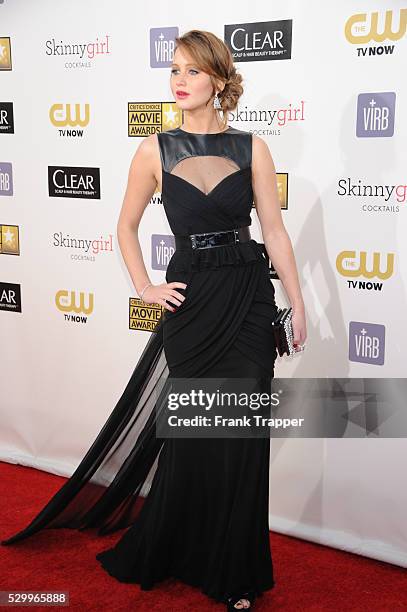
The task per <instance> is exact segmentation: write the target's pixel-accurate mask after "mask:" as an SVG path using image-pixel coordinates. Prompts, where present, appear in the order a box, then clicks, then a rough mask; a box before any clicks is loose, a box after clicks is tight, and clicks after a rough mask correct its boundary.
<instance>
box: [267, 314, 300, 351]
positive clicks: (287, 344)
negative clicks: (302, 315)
mask: <svg viewBox="0 0 407 612" xmlns="http://www.w3.org/2000/svg"><path fill="white" fill-rule="evenodd" d="M292 315H293V310H292V308H291V307H290V308H277V313H276V316H275V319H274V321H273V322H272V326H273V332H274V340H275V343H276V348H277V351H278V353H279V355H280V357H282V356H283V355H285V354H287V355H294V353H295V351H294V344H293V341H294V335H293V326H292Z"/></svg>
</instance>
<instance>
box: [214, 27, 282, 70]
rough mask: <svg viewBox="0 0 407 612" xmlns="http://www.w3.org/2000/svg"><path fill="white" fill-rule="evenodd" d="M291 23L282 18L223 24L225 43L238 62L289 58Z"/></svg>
mask: <svg viewBox="0 0 407 612" xmlns="http://www.w3.org/2000/svg"><path fill="white" fill-rule="evenodd" d="M292 23H293V22H292V19H283V20H281V21H259V22H257V23H235V24H232V25H225V43H226V44H227V45H228V47H229V49H230V51H231V53H232V55H233V59H234V60H235V61H239V62H261V61H270V60H281V59H291V40H292Z"/></svg>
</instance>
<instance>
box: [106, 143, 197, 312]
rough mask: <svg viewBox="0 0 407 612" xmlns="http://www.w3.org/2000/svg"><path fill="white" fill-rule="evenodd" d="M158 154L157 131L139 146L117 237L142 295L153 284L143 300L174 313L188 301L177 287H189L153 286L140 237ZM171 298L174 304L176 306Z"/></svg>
mask: <svg viewBox="0 0 407 612" xmlns="http://www.w3.org/2000/svg"><path fill="white" fill-rule="evenodd" d="M158 156H159V149H158V140H157V136H156V135H155V134H153V135H151V136H147V137H146V138H145V139H144V140H143V141H142V142H141V144H140V145H139V147H138V149H137V151H136V153H135V154H134V156H133V159H132V161H131V164H130V170H129V177H128V181H127V188H126V193H125V195H124V200H123V205H122V209H121V211H120V215H119V219H118V222H117V238H118V241H119V246H120V251H121V253H122V256H123V259H124V261H125V264H126V267H127V269H128V271H129V274H130V276H131V279H132V281H133V284H134V287H135V289H136V291H137V293H138V295H140V293H141V292H142V291H143V289H145V288H146V286H147V285H149V287H148V288H146V289H145V292H143V296H142V297H143V301H144V302H147V303H148V304H152V303H156V304H161V305H162V306H164V308H166V309H167V310H171V311H172V312H174V310H175V308H176V307H178V306H180V305H181V304H182V302H183V301H184V300H185V296H183V295H182V293H179V291H177V288H178V287H179V288H182V289H185V288H186V284H185V283H183V282H181V281H173V282H171V283H166V282H164V283H160V284H159V285H153V284H152V283H151V281H150V279H149V277H148V274H147V270H146V267H145V265H144V259H143V254H142V251H141V247H140V242H139V239H138V228H139V225H140V220H141V218H142V216H143V213H144V210H145V209H146V207H147V204H148V203H149V201H150V200H151V198H152V196H153V194H154V191H155V189H156V187H157V181H156V178H155V174H154V172H155V169H156V168H157V159H159V158H158ZM160 167H161V166H160ZM168 301H170V302H171V303H172V304H174V305H175V308H174V307H173V306H171V305H170V304H169V303H168Z"/></svg>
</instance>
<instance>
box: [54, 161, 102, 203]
mask: <svg viewBox="0 0 407 612" xmlns="http://www.w3.org/2000/svg"><path fill="white" fill-rule="evenodd" d="M48 192H49V195H50V197H54V198H86V199H93V200H100V172H99V168H83V167H77V166H48Z"/></svg>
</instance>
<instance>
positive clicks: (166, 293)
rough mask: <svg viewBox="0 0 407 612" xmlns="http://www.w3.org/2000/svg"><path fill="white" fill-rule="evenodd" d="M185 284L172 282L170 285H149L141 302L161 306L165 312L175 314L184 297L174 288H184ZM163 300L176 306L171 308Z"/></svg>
mask: <svg viewBox="0 0 407 612" xmlns="http://www.w3.org/2000/svg"><path fill="white" fill-rule="evenodd" d="M186 286H187V285H186V284H185V283H181V282H178V281H173V282H172V283H162V284H161V285H150V286H149V287H147V289H146V290H145V291H144V293H143V302H145V303H146V304H161V306H164V308H166V309H167V310H170V311H171V312H175V311H176V309H177V308H178V306H180V305H181V304H182V302H183V301H184V300H185V297H184V296H183V295H182V294H181V293H179V292H178V291H176V290H175V287H181V288H182V289H185V288H186ZM165 300H169V301H170V302H172V303H173V304H176V305H177V306H176V307H175V308H173V307H172V306H170V305H169V304H167V302H166V301H165Z"/></svg>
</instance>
